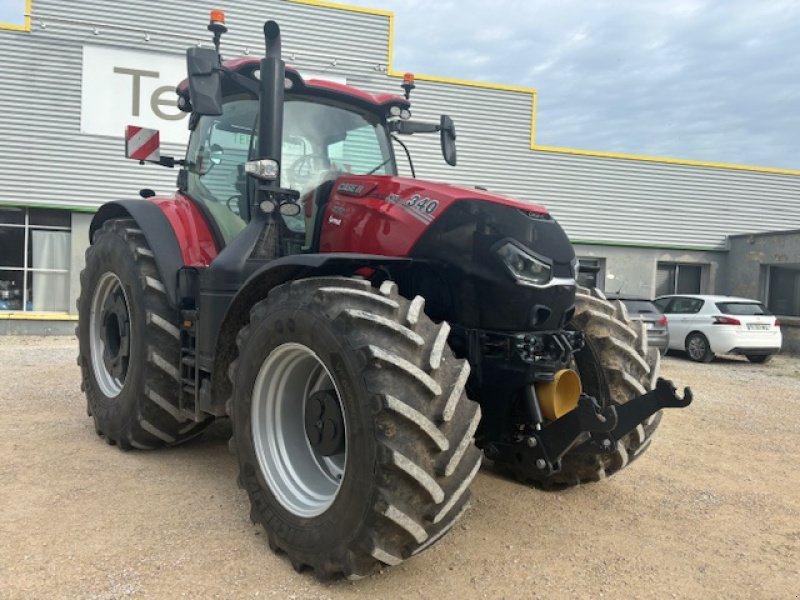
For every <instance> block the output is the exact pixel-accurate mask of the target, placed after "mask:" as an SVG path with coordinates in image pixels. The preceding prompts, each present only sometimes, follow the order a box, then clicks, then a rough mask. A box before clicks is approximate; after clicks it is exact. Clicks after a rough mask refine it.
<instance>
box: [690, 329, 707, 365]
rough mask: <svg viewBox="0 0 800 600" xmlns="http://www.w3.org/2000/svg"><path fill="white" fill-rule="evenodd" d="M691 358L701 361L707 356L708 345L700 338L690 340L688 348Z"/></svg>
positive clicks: (695, 337) (694, 337)
mask: <svg viewBox="0 0 800 600" xmlns="http://www.w3.org/2000/svg"><path fill="white" fill-rule="evenodd" d="M687 350H688V351H689V356H691V357H692V358H693V359H695V360H701V359H702V358H703V356H705V354H706V343H705V341H703V338H701V337H700V336H697V335H695V336H693V337H692V338H691V339H690V340H689V344H688V348H687Z"/></svg>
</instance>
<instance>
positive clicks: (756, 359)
mask: <svg viewBox="0 0 800 600" xmlns="http://www.w3.org/2000/svg"><path fill="white" fill-rule="evenodd" d="M771 358H772V354H748V355H747V360H749V361H750V362H751V363H756V364H763V363H767V362H769V361H770V359H771Z"/></svg>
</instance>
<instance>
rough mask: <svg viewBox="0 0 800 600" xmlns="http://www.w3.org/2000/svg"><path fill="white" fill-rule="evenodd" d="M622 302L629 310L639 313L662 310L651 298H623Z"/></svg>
mask: <svg viewBox="0 0 800 600" xmlns="http://www.w3.org/2000/svg"><path fill="white" fill-rule="evenodd" d="M622 303H623V304H624V305H625V308H627V309H628V312H631V313H634V314H637V315H646V314H651V315H652V314H657V313H659V312H661V311H659V309H658V308H656V306H655V304H653V303H652V302H650V301H649V300H623V301H622Z"/></svg>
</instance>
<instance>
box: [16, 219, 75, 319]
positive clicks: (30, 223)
mask: <svg viewBox="0 0 800 600" xmlns="http://www.w3.org/2000/svg"><path fill="white" fill-rule="evenodd" d="M69 260H70V213H69V211H66V210H48V209H41V208H14V207H8V206H4V207H0V310H5V311H8V310H14V311H17V310H19V311H37V312H38V311H50V312H67V311H68V310H69Z"/></svg>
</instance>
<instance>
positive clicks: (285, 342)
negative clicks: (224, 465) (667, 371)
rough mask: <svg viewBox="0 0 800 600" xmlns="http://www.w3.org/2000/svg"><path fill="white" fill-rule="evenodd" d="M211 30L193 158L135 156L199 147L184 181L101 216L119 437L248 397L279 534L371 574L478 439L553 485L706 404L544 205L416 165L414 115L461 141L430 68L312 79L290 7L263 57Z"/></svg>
mask: <svg viewBox="0 0 800 600" xmlns="http://www.w3.org/2000/svg"><path fill="white" fill-rule="evenodd" d="M209 30H210V31H212V32H213V34H214V47H213V48H211V47H208V48H200V47H195V48H190V49H189V50H188V51H187V65H188V79H187V81H184V82H183V83H181V84H180V85H179V86H178V88H177V93H178V96H179V107H180V108H181V109H182V110H184V111H186V112H188V113H191V114H190V117H189V128H190V130H191V139H190V142H189V145H188V150H187V153H186V158H185V159H182V160H177V159H175V158H172V157H166V156H159V155H158V151H157V147H156V142H154V141H152V140H149V139H148V138H149V137H150V133H149V132H148V131H146V130H142V131H137V130H129V132H128V133H129V138H130V139H129V140H128V143H129V147H128V151H129V154H130V155H131V156H133V157H137V156H138V157H140V158H146V159H147V160H150V161H152V162H158V163H160V164H162V165H166V166H176V165H177V166H179V167H180V173H179V176H178V188H179V189H178V191H177V192H176V193H174V194H173V195H171V196H166V197H159V196H156V195H155V194H154V193H153V192H152V191H151V190H142V191H141V192H140V194H141V195H142V197H143V199H136V200H122V201H116V202H110V203H108V204H105V205H104V206H103V207H102V208H101V209H100V210H99V211H98V213H97V215H96V216H95V218H94V220H93V222H92V226H91V246H90V247H89V248H88V250H87V252H86V268H85V270H84V271H83V272H82V273H81V285H82V292H81V296H80V299H79V301H78V308H79V312H80V322H79V327H78V335H79V339H80V357H79V364H80V365H81V372H82V380H83V389H84V390H85V392H86V396H87V398H88V412H89V414H90V415H91V416H92V417H93V419H94V423H95V428H96V430H97V433H98V434H99V435H101V436H103V437H104V438H105V440H106V441H107V442H108V443H110V444H116V445H117V446H119V447H120V448H121V449H123V450H129V449H133V448H136V449H140V450H151V449H156V448H160V447H164V446H171V445H174V444H179V443H181V442H184V441H186V440H188V439H190V438H192V437H193V436H195V435H197V434H198V433H199V432H201V431H202V430H203V429H204V428H205V427H206V426H207V425H208V424H209V423H210V422H211V421H212V420H213V419H214V418H217V417H226V416H227V417H230V419H231V422H232V430H233V437H232V439H231V449H232V450H233V452H234V453H235V455H236V456H237V459H238V463H239V469H240V471H239V484H240V485H241V486H242V487H243V488H244V489H245V490H246V492H247V494H248V496H249V498H250V503H251V507H252V508H251V518H252V520H253V521H254V522H257V523H260V524H261V525H263V526H264V528H265V530H266V533H267V537H268V539H269V545H270V547H271V548H272V549H273V550H276V551H277V550H280V551H283V552H285V553H286V554H287V555H288V557H289V559H290V560H291V562H292V564H293V566H294V567H295V568H297V569H298V570H299V569H302V568H304V567H308V568H311V569H313V570H314V571H315V572H316V574H317V575H318V576H320V577H329V576H333V575H337V574H341V575H345V576H347V577H359V576H363V575H367V574H369V573H371V572H372V571H374V570H375V569H376V568H378V567H380V566H381V565H396V564H398V563H400V562H401V561H403V560H405V559H407V558H409V557H411V556H412V555H414V554H417V553H419V552H420V551H422V550H424V549H425V548H427V547H429V546H430V545H431V544H433V543H434V542H436V541H437V540H438V539H440V538H441V537H442V536H443V535H444V534H445V533H446V532H447V531H448V530H449V529H450V528H451V527H452V526H453V524H454V523H455V522H456V520H457V519H458V518H459V517H460V516H461V515H462V513H463V512H464V511H465V510H466V508H467V506H468V499H469V491H468V488H469V485H470V482H471V481H472V479H473V478H474V477H475V475H476V473H477V472H478V470H479V468H480V466H481V463H482V459H483V457H484V456H485V457H486V459H488V460H489V461H491V462H492V463H493V464H494V465H496V466H497V467H498V468H500V469H502V470H504V471H505V472H507V473H509V474H511V475H512V476H514V477H517V478H518V479H520V480H522V481H525V482H529V483H533V484H534V485H536V486H538V487H541V488H545V489H558V488H564V487H568V486H574V485H577V484H580V483H583V482H590V481H596V480H599V479H603V478H605V477H607V476H609V475H612V474H613V473H616V472H617V471H619V470H620V469H622V468H623V467H625V466H626V465H628V464H629V463H630V462H632V461H633V460H634V459H635V458H636V457H637V456H639V455H640V454H641V453H642V452H643V451H644V450H645V449H646V448H647V446H648V444H649V443H650V439H651V436H652V435H653V432H654V431H655V429H656V427H657V426H658V423H659V421H660V416H661V413H660V410H661V409H662V408H665V407H681V406H686V405H688V404H689V402H690V401H691V393H690V392H689V390H688V389H687V390H686V391H685V392H684V396H683V398H681V397H679V396H678V395H676V393H675V388H674V387H673V386H672V385H671V384H670V383H669V382H667V381H664V380H661V379H656V370H657V367H658V361H657V357H651V356H649V355H648V354H647V344H646V333H645V331H644V329H643V326H642V324H641V323H640V322H632V321H630V320H629V319H628V317H627V314H626V311H625V308H624V307H623V306H622V304H620V303H619V302H616V303H610V302H608V301H606V299H605V298H604V297H603V294H602V293H600V292H598V291H590V290H587V289H582V288H578V287H577V286H576V279H575V278H576V271H577V268H578V265H577V261H576V259H575V254H574V252H573V249H572V246H571V245H570V242H569V240H568V239H567V236H566V235H565V234H564V231H563V230H562V229H561V227H560V226H559V224H558V223H557V222H556V221H555V220H554V219H553V218H552V217H551V216H550V214H549V213H548V212H547V210H546V209H545V208H543V207H541V206H539V205H536V204H532V203H530V202H523V201H518V200H514V199H511V198H506V197H502V196H497V195H493V194H490V193H488V192H486V191H483V190H481V189H477V188H475V189H473V188H462V187H455V186H451V185H444V184H437V183H432V182H428V181H421V180H419V179H415V178H401V177H398V176H397V170H396V163H395V155H394V151H393V144H394V143H397V144H398V145H400V146H401V147H403V148H405V147H404V146H403V143H402V141H401V139H400V138H401V137H402V136H404V135H409V134H422V133H439V135H440V138H441V145H442V150H443V154H444V158H445V160H446V161H447V162H448V163H450V164H451V165H454V164H455V162H456V152H455V145H454V144H455V137H456V135H455V128H454V126H453V123H452V121H451V119H449V118H448V117H446V116H443V117H442V118H441V120H440V122H439V123H433V124H429V123H423V122H418V121H414V120H412V119H410V116H411V115H410V112H409V107H410V103H409V100H408V98H409V92H410V91H411V89H412V88H413V87H414V84H413V80H412V79H411V78H410V77H408V78H406V79H405V80H404V84H403V87H404V89H405V95H404V97H403V96H394V95H388V94H371V93H367V92H364V91H361V90H358V89H355V88H353V87H349V86H346V85H341V84H337V83H332V82H328V81H321V80H315V79H309V80H304V79H303V77H301V75H300V74H299V73H298V72H297V71H295V70H293V69H291V68H287V67H286V66H285V64H284V63H283V61H282V60H281V41H280V32H279V28H278V25H277V24H276V23H275V22H272V21H268V22H267V23H266V24H265V25H264V34H265V38H266V57H265V58H263V59H261V60H257V59H254V58H249V57H246V58H241V59H238V60H233V61H227V62H223V61H222V60H221V59H220V55H219V44H220V36H221V34H222V33H224V32H225V31H226V29H225V25H224V17H223V16H222V15H221V14H220V13H219V12H218V11H214V12H212V20H211V23H210V24H209ZM406 154H407V152H406ZM408 159H409V161H410V159H411V157H410V155H408ZM412 169H413V166H412Z"/></svg>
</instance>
